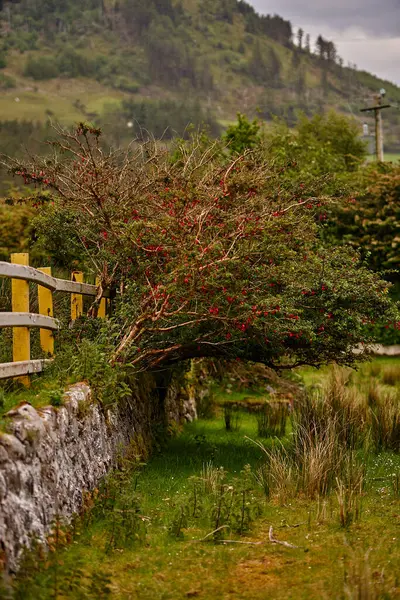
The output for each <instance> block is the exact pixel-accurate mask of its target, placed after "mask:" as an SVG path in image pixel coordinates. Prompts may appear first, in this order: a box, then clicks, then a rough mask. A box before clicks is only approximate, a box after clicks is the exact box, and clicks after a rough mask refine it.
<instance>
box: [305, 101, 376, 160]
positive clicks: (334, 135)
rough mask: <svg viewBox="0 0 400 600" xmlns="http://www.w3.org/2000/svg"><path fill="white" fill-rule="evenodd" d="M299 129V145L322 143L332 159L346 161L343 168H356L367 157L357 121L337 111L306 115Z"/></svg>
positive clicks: (307, 145) (310, 145) (306, 145)
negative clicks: (308, 117)
mask: <svg viewBox="0 0 400 600" xmlns="http://www.w3.org/2000/svg"><path fill="white" fill-rule="evenodd" d="M297 131H298V142H299V144H300V145H302V146H304V147H309V148H312V147H313V145H314V144H315V145H316V144H319V145H321V146H322V147H323V149H324V151H328V152H329V154H330V155H331V156H332V158H333V157H336V158H337V160H341V161H343V162H342V168H341V169H340V170H346V171H354V170H355V169H356V168H357V167H358V166H359V165H360V164H361V163H362V162H363V161H364V160H365V158H366V156H367V149H366V143H365V142H364V141H363V140H362V139H361V138H360V130H359V125H358V123H357V122H356V121H355V120H353V119H349V118H347V117H345V116H343V115H340V114H338V113H336V112H334V111H330V112H329V113H325V114H323V115H315V116H314V117H313V118H312V119H306V118H304V117H303V118H302V119H300V121H299V123H298V125H297ZM320 166H321V167H322V165H321V163H320ZM322 168H323V167H322Z"/></svg>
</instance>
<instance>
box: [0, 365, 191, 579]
mask: <svg viewBox="0 0 400 600" xmlns="http://www.w3.org/2000/svg"><path fill="white" fill-rule="evenodd" d="M131 388H132V395H131V397H130V398H129V399H127V400H126V401H124V403H123V404H120V405H119V406H113V407H112V408H109V409H106V410H104V409H103V408H102V407H101V406H100V405H99V404H98V403H96V402H95V401H93V399H92V398H91V391H90V389H89V387H88V386H87V385H86V384H83V383H81V384H77V385H74V386H72V387H71V388H69V390H68V391H67V392H66V394H65V398H64V402H63V405H62V406H61V407H60V408H54V407H52V406H48V407H46V408H42V409H39V410H36V409H35V408H33V407H32V406H31V405H30V404H28V403H25V402H23V403H21V404H20V405H19V406H18V407H17V408H15V409H14V410H12V411H10V412H9V413H8V414H7V419H8V426H7V431H8V433H0V563H3V566H4V567H5V568H7V569H8V570H9V571H15V569H16V568H17V565H18V559H19V556H20V554H21V552H22V549H23V547H24V546H25V545H29V543H30V540H31V539H32V537H36V538H39V539H41V540H45V538H46V535H47V534H48V533H49V532H50V530H51V526H52V520H53V519H54V517H55V516H56V515H60V516H62V517H64V518H66V519H68V518H69V517H71V516H72V515H73V514H74V513H76V512H77V511H79V509H80V508H81V506H82V497H83V493H84V492H85V491H87V490H92V489H93V488H95V487H96V486H97V485H98V483H99V481H100V480H101V478H102V477H104V475H105V474H106V473H107V472H108V471H109V470H110V469H112V468H113V466H114V465H115V462H116V459H117V457H118V456H119V455H120V454H121V452H123V449H124V448H127V447H128V446H130V445H131V444H132V443H135V444H136V445H137V446H138V447H139V448H142V449H148V448H149V447H150V445H151V439H152V431H153V430H154V425H155V424H157V425H158V430H159V429H160V427H159V426H160V424H161V425H163V426H168V425H171V423H175V424H178V423H181V422H182V421H184V420H185V419H186V420H192V419H193V418H195V417H196V407H195V401H194V398H193V397H189V396H188V394H187V392H186V391H185V390H184V388H182V386H181V385H180V383H179V379H174V378H172V379H171V378H169V380H168V381H167V383H165V382H164V385H163V386H160V385H159V382H156V381H155V379H154V378H153V377H152V376H149V375H144V376H142V377H140V378H138V379H137V380H135V382H134V384H132V386H131Z"/></svg>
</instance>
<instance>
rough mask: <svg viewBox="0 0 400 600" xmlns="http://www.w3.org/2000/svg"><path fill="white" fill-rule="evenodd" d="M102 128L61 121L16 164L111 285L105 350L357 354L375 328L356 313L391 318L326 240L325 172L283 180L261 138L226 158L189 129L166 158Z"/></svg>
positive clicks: (322, 359) (140, 363) (349, 256)
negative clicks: (106, 140) (118, 143)
mask: <svg viewBox="0 0 400 600" xmlns="http://www.w3.org/2000/svg"><path fill="white" fill-rule="evenodd" d="M99 135H100V132H99V131H98V130H95V129H93V128H89V127H88V126H86V125H85V124H81V125H80V126H79V128H78V130H77V131H76V132H75V133H73V134H63V133H61V138H62V147H60V150H61V152H62V155H63V156H62V158H61V157H60V158H59V157H58V156H55V157H53V158H46V159H45V160H44V161H41V160H38V161H37V162H35V164H33V165H32V164H27V165H24V164H19V163H18V164H16V165H14V166H13V171H14V172H15V173H17V174H19V175H21V176H22V177H24V178H25V179H26V181H27V182H35V184H37V185H41V186H43V187H44V188H47V189H49V190H51V191H52V194H54V196H53V197H54V203H55V204H54V206H55V207H56V208H57V210H59V211H60V212H63V211H66V214H68V215H69V216H71V215H73V216H74V218H73V219H72V221H71V227H72V229H73V231H74V235H76V236H77V238H79V240H80V242H81V244H82V246H83V247H84V248H85V253H86V257H87V259H88V262H89V264H91V265H96V269H97V274H98V275H99V276H101V278H102V284H103V286H106V287H110V288H114V289H116V290H118V291H119V292H118V295H117V298H116V301H115V303H114V304H115V313H114V319H113V327H115V332H116V334H115V337H114V338H113V340H114V342H115V349H114V351H113V361H114V362H117V361H122V362H129V364H130V365H131V366H132V367H135V368H138V369H146V368H154V367H156V366H158V365H161V364H167V363H171V362H176V361H180V360H185V359H189V358H194V357H197V356H199V357H202V356H215V357H226V358H239V359H245V360H256V361H258V362H263V363H265V364H267V365H269V366H271V367H273V368H275V367H278V366H281V367H284V368H291V367H293V366H297V365H301V364H314V365H320V364H324V363H326V362H330V361H337V362H339V363H341V364H353V363H354V362H355V361H358V360H359V356H356V355H355V354H354V353H353V351H352V348H353V347H354V345H355V344H357V343H359V342H366V343H368V342H369V341H370V340H371V338H370V337H369V335H368V332H367V331H366V328H365V327H364V324H363V323H364V322H365V321H367V322H368V321H369V320H371V319H374V318H377V316H378V317H383V318H386V319H387V320H397V319H398V317H397V312H396V310H395V308H394V307H393V306H392V304H391V302H390V299H389V298H388V297H387V293H386V292H387V288H386V284H385V283H384V282H382V281H380V279H379V277H378V276H376V275H375V274H373V273H371V272H369V271H368V270H367V269H366V268H365V267H364V266H363V265H361V264H359V262H358V256H357V254H356V253H354V252H353V251H351V250H350V249H347V248H324V247H323V245H322V243H321V241H320V239H319V230H318V227H317V225H316V224H315V212H316V211H317V210H320V206H321V204H322V203H323V202H324V199H323V198H321V197H320V190H321V186H322V185H323V183H324V182H322V183H321V182H319V180H318V179H317V180H315V181H314V182H313V184H312V185H311V184H310V185H308V187H307V189H304V187H303V188H298V187H297V186H292V185H290V184H289V183H287V182H286V181H285V180H284V177H283V175H282V169H281V167H280V166H279V167H277V168H275V167H274V166H271V164H270V162H269V161H266V160H265V158H264V153H263V151H254V152H253V153H252V155H251V156H248V157H244V156H242V157H238V158H235V159H234V160H233V161H231V160H230V159H227V158H226V157H225V156H224V155H221V151H220V147H219V146H218V145H215V144H213V143H210V144H209V145H204V140H203V141H199V139H198V138H195V139H193V140H191V141H190V142H188V143H187V144H184V143H183V144H181V146H180V157H179V156H177V157H176V159H175V161H174V162H173V163H172V164H171V155H170V154H169V152H168V151H166V150H163V149H162V148H160V146H159V145H157V144H151V143H149V144H145V145H139V146H137V147H135V148H132V150H130V151H129V152H128V153H127V154H121V153H118V152H117V153H107V154H105V153H103V152H102V151H101V148H100V143H99ZM54 148H55V150H56V151H57V143H56V144H54ZM65 148H67V150H68V155H69V158H67V159H65ZM100 174H101V175H100ZM64 175H65V176H64ZM283 182H284V184H282V183H283ZM117 199H118V200H117ZM43 235H44V236H45V235H46V232H45V231H43ZM166 333H167V335H166Z"/></svg>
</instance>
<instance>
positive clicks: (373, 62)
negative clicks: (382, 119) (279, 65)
mask: <svg viewBox="0 0 400 600" xmlns="http://www.w3.org/2000/svg"><path fill="white" fill-rule="evenodd" d="M248 2H249V3H250V4H252V5H253V6H254V7H255V8H256V9H257V11H258V12H260V13H265V14H278V15H280V16H282V17H284V18H286V19H289V20H290V21H291V22H292V26H293V29H294V31H295V32H296V31H297V29H298V28H299V27H302V28H303V29H304V30H305V32H306V33H310V34H311V36H312V39H313V41H314V40H315V38H316V36H317V35H318V34H319V33H320V34H321V35H322V36H323V37H325V38H327V39H331V40H333V41H334V42H335V43H336V46H337V48H338V51H339V55H340V56H342V57H343V58H344V60H345V62H346V63H347V62H348V61H350V62H352V63H356V64H357V66H358V68H359V69H365V70H367V71H370V72H372V73H374V74H376V75H379V76H380V77H382V78H384V79H388V80H389V81H393V82H395V83H397V84H400V0H379V1H378V0H333V1H332V0H313V1H310V0H308V1H307V0H248Z"/></svg>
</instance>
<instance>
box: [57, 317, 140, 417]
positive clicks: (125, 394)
mask: <svg viewBox="0 0 400 600" xmlns="http://www.w3.org/2000/svg"><path fill="white" fill-rule="evenodd" d="M60 336H62V340H59V344H60V350H59V351H58V352H57V355H56V358H55V359H54V361H53V363H52V365H51V366H50V367H49V375H50V376H51V377H53V378H54V379H55V380H56V381H58V382H59V383H60V385H61V386H65V385H66V384H67V383H71V382H76V381H82V380H83V381H87V382H88V383H89V385H90V386H91V388H92V390H93V394H94V397H95V398H96V400H98V401H99V402H101V403H102V404H103V405H104V406H107V405H111V404H117V403H118V402H123V401H124V400H129V397H130V395H131V390H130V388H129V386H128V384H127V382H126V378H127V376H126V371H125V370H124V369H123V368H122V367H121V365H119V364H116V365H114V366H112V365H111V364H110V361H109V356H110V353H111V349H112V340H113V339H114V338H115V331H113V329H112V327H111V325H109V324H108V323H107V322H106V323H103V322H99V321H98V320H96V319H85V318H81V319H78V320H77V321H75V323H74V327H73V328H72V329H71V330H70V331H69V332H65V333H62V334H60Z"/></svg>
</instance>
